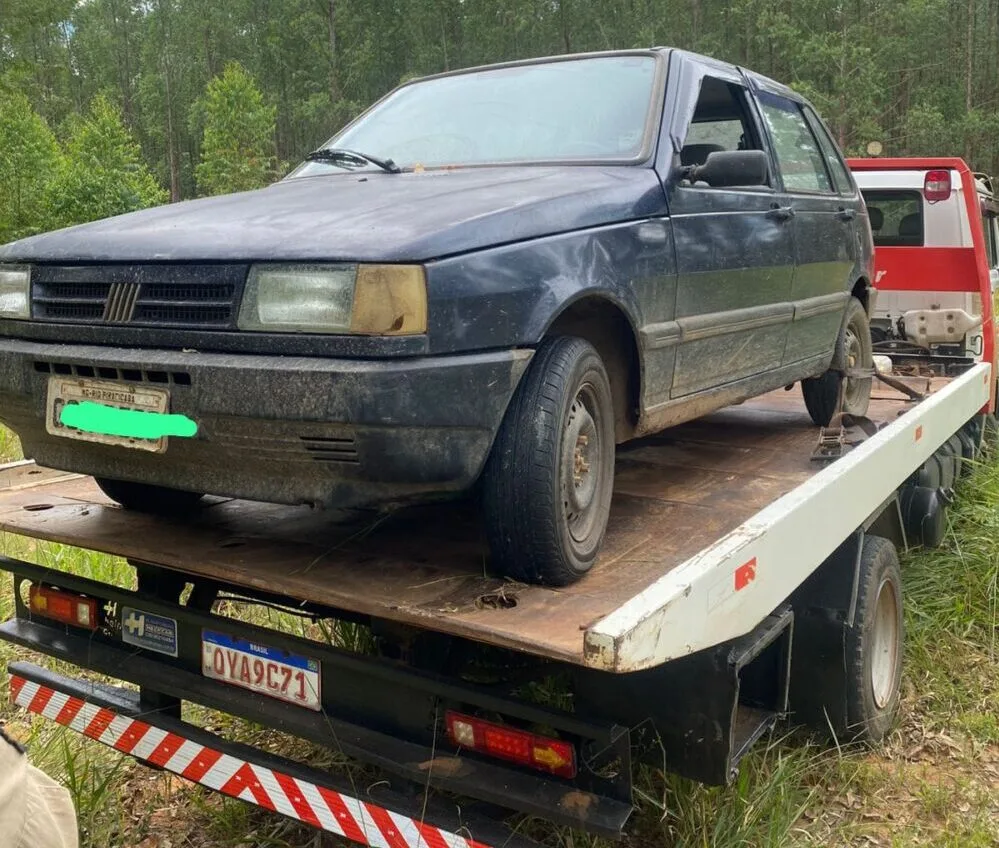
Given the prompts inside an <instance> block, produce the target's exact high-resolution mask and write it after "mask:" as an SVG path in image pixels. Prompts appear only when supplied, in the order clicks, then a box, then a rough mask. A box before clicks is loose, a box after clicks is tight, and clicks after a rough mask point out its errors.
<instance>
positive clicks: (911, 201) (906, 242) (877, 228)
mask: <svg viewBox="0 0 999 848" xmlns="http://www.w3.org/2000/svg"><path fill="white" fill-rule="evenodd" d="M864 203H866V204H867V214H868V215H869V217H870V219H871V233H872V234H873V235H874V244H875V246H876V247H922V245H923V196H922V194H920V192H918V191H915V190H911V191H906V190H902V189H899V190H892V191H865V192H864Z"/></svg>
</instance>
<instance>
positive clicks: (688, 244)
mask: <svg viewBox="0 0 999 848" xmlns="http://www.w3.org/2000/svg"><path fill="white" fill-rule="evenodd" d="M691 64H693V63H691ZM696 70H697V76H699V78H700V79H699V81H698V80H696V78H695V80H694V83H695V84H689V83H688V84H687V85H685V86H684V90H685V92H688V94H687V96H688V97H690V98H691V101H690V102H689V103H688V104H687V114H688V115H689V117H688V118H686V119H684V118H683V117H682V116H683V114H684V109H683V107H682V106H681V107H680V108H678V109H677V112H676V114H678V115H680V116H681V117H680V118H675V119H674V121H675V122H677V123H681V124H682V125H681V126H674V129H673V132H674V145H675V146H678V147H679V160H680V162H679V165H680V169H679V171H678V169H676V168H674V171H673V175H671V177H670V178H669V179H668V181H667V192H668V196H669V205H670V215H671V218H672V221H673V232H674V237H675V240H676V255H677V271H678V277H677V300H676V317H677V325H678V331H679V333H678V343H679V344H678V349H677V355H676V363H675V368H674V374H673V387H672V391H671V397H672V398H679V397H683V396H686V395H691V394H693V393H695V392H699V391H703V390H708V389H712V388H715V387H718V386H721V385H723V384H726V383H732V382H736V381H740V380H745V379H747V378H748V379H751V378H752V377H754V376H755V375H762V374H765V373H766V372H768V371H771V370H773V369H775V368H778V367H779V366H780V365H781V362H782V359H783V355H784V348H785V343H786V340H787V332H788V328H789V326H790V323H791V319H792V317H793V308H792V306H791V304H790V290H791V280H792V275H793V264H794V250H793V242H792V234H791V224H792V221H791V213H790V211H789V209H788V203H787V200H786V198H785V197H784V196H783V195H782V194H781V193H780V192H779V191H778V190H777V189H776V187H775V186H774V185H773V184H772V182H773V180H772V177H771V178H770V180H769V184H767V185H761V186H746V187H718V188H716V187H711V186H709V185H707V184H706V183H704V182H700V181H697V180H694V181H693V182H691V181H690V180H685V179H677V178H676V176H675V175H676V174H677V173H681V174H682V173H683V171H682V168H683V167H684V166H691V165H701V164H704V162H705V160H706V159H707V157H708V156H709V155H710V154H711V153H713V152H715V151H735V150H764V151H765V150H766V149H767V148H766V146H765V144H764V139H765V136H764V135H763V133H762V130H761V127H760V126H759V124H758V122H757V120H756V118H755V115H754V112H753V109H752V107H751V105H750V98H749V93H748V91H747V89H746V86H745V81H744V79H743V78H742V76H741V75H740V74H739V72H738V70H737V69H735V68H731V67H729V66H724V65H721V64H720V63H719V64H718V65H714V64H710V65H709V64H706V63H705V64H703V65H701V64H697V65H696ZM688 73H689V69H688ZM677 139H679V144H678V142H677ZM772 171H773V168H772V165H771V174H772Z"/></svg>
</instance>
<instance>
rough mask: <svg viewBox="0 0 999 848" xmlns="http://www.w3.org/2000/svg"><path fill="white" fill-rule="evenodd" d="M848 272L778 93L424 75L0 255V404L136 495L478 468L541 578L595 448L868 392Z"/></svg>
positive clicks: (69, 462) (834, 194) (428, 486)
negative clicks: (697, 422)
mask: <svg viewBox="0 0 999 848" xmlns="http://www.w3.org/2000/svg"><path fill="white" fill-rule="evenodd" d="M871 265H872V246H871V234H870V227H869V224H868V221H867V218H866V212H865V209H864V204H863V202H862V200H861V197H860V194H859V192H858V191H857V187H856V185H855V184H854V181H853V179H852V178H851V176H850V173H849V171H848V170H847V168H846V167H845V165H844V163H843V159H842V157H841V155H840V153H839V151H838V150H837V148H836V146H835V144H834V142H833V140H832V138H831V136H830V134H829V132H828V131H827V130H826V128H825V127H824V126H823V124H822V123H821V121H820V120H819V118H818V117H817V115H816V114H815V112H814V111H813V110H812V108H811V107H810V106H809V105H808V103H806V102H805V101H803V100H802V99H801V98H800V97H799V96H797V95H796V94H794V93H793V92H791V91H790V90H789V89H787V88H785V87H784V86H781V85H779V84H777V83H775V82H772V81H770V80H767V79H765V78H763V77H760V76H758V75H756V74H753V73H750V72H748V71H745V70H743V69H740V68H737V67H735V66H732V65H728V64H725V63H721V62H717V61H714V60H712V59H708V58H705V57H701V56H696V55H693V54H689V53H684V52H681V51H677V50H669V49H655V50H637V51H622V52H613V53H603V54H588V55H576V56H562V57H557V58H548V59H540V60H536V61H529V62H517V63H512V64H506V65H497V66H491V67H487V68H479V69H474V70H470V71H462V72H458V73H451V74H445V75H440V76H435V77H430V78H426V79H421V80H416V81H414V82H410V83H407V84H406V85H403V86H401V87H400V88H398V89H396V90H395V91H393V92H391V93H390V94H389V95H387V96H386V97H385V98H383V99H382V100H381V101H379V102H378V103H376V104H375V105H374V106H373V107H371V108H370V109H369V110H368V111H367V112H365V113H364V114H363V115H362V116H361V117H359V118H358V119H357V120H356V121H354V122H353V123H352V124H350V125H349V126H348V127H347V128H346V129H344V130H343V131H342V132H340V133H339V134H338V135H336V136H335V137H334V138H333V139H331V140H330V141H329V142H327V143H326V144H325V145H324V146H323V147H322V148H320V149H319V150H317V151H315V153H313V154H311V155H310V157H309V158H308V161H306V162H304V163H303V164H302V165H301V166H299V167H298V168H297V169H296V170H294V171H293V172H292V173H291V174H290V175H289V176H288V177H286V178H285V179H283V180H281V181H280V182H278V183H277V184H275V185H273V186H271V187H269V188H266V189H262V190H260V191H254V192H246V193H241V194H234V195H228V196H223V197H214V198H206V199H202V200H194V201H189V202H185V203H178V204H174V205H169V206H163V207H160V208H156V209H149V210H145V211H142V212H136V213H133V214H130V215H125V216H121V217H118V218H112V219H108V220H104V221H98V222H95V223H92V224H87V225H84V226H80V227H74V228H71V229H67V230H62V231H59V232H54V233H48V234H44V235H39V236H35V237H32V238H28V239H24V240H22V241H19V242H14V243H12V244H9V245H6V246H5V247H2V248H0V420H2V421H3V422H4V423H6V424H8V425H9V426H10V427H12V428H13V429H15V430H16V431H17V433H18V434H19V436H20V437H21V440H22V444H23V446H24V450H25V452H26V454H27V455H29V456H33V457H34V458H35V459H37V460H38V461H39V462H40V463H42V464H45V465H49V466H52V467H56V468H60V469H67V470H71V471H77V472H83V473H87V474H93V475H94V476H95V477H96V478H97V480H98V482H99V483H100V485H101V486H102V487H103V488H104V490H105V492H107V493H108V495H110V497H112V498H113V499H115V500H117V501H119V502H120V503H122V504H124V505H125V506H128V507H132V508H136V509H144V510H152V511H157V510H158V511H167V510H169V511H177V510H181V509H186V508H190V507H191V506H192V505H193V504H194V503H195V502H196V501H197V500H198V499H199V498H200V497H201V496H202V494H204V493H210V494H215V495H224V496H234V497H242V498H251V499H257V500H264V501H273V502H279V503H312V504H318V505H332V506H354V505H360V504H371V503H381V502H386V501H392V502H398V501H400V500H408V499H412V498H421V497H428V496H440V495H447V494H449V493H450V494H453V493H461V492H465V491H468V490H470V489H472V487H473V486H475V484H476V483H479V484H481V485H480V488H481V499H482V504H483V514H484V517H485V525H486V529H487V533H488V538H489V542H490V546H491V553H492V565H493V568H494V570H496V571H499V572H501V573H505V574H508V575H510V576H512V577H515V578H518V579H522V580H527V581H541V582H547V583H551V584H565V583H568V582H571V581H573V580H575V579H577V578H579V577H580V576H582V575H583V574H584V573H585V572H586V571H587V570H588V569H589V568H590V566H591V565H592V563H593V562H594V561H595V559H596V557H597V555H598V552H599V549H600V546H601V542H602V539H603V536H604V530H605V527H606V524H607V517H608V512H609V508H610V502H611V497H612V492H613V476H614V453H615V444H617V443H620V442H624V441H626V440H629V439H633V438H636V437H638V436H641V435H643V434H647V433H652V432H655V431H658V430H661V429H663V428H665V427H669V426H671V425H674V424H677V423H680V422H682V421H686V420H689V419H691V418H695V417H697V416H700V415H703V414H705V413H708V412H710V411H712V410H714V409H717V408H719V407H721V406H724V405H727V404H731V403H734V402H738V401H740V400H743V399H745V398H749V397H751V396H754V395H757V394H761V393H763V392H767V391H769V390H772V389H774V388H776V387H780V386H785V385H789V384H791V383H794V382H797V381H801V384H802V388H803V391H804V396H805V401H806V404H807V406H808V410H809V412H810V413H811V415H812V417H813V419H814V420H815V421H816V422H817V423H819V424H825V423H828V422H829V420H830V419H831V418H832V416H833V415H834V414H835V413H836V412H837V411H845V412H849V413H853V414H863V413H864V412H865V411H866V407H867V400H868V396H869V391H870V384H871V374H872V373H873V371H872V365H871V360H872V357H871V344H870V333H869V328H868V313H869V310H870V308H871V302H870V301H871V294H872V292H871V288H870V283H871ZM73 407H80V408H77V409H73ZM84 411H86V413H87V414H86V415H84V414H83V413H84ZM95 411H97V412H100V413H102V414H101V415H99V416H96V417H95V416H94V415H93V413H94V412H95ZM136 413H140V415H139V417H138V418H137V417H136ZM140 419H141V421H143V422H145V424H143V426H142V427H141V428H140V429H136V428H135V426H136V425H135V421H137V420H140ZM177 421H182V422H184V427H183V428H180V429H177V428H176V427H175V426H174V424H175V423H176V422H177ZM88 422H91V423H88ZM93 422H102V423H93ZM147 424H148V426H146V425H147ZM130 428H132V429H130Z"/></svg>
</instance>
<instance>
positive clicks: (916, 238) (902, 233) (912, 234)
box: [898, 212, 923, 246]
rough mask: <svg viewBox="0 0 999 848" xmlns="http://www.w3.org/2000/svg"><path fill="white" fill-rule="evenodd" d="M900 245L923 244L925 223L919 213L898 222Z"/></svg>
mask: <svg viewBox="0 0 999 848" xmlns="http://www.w3.org/2000/svg"><path fill="white" fill-rule="evenodd" d="M898 243H899V244H900V245H914V246H919V245H920V244H922V243H923V222H922V218H921V216H920V215H919V213H918V212H913V213H912V214H911V215H906V216H905V217H904V218H903V219H902V220H901V221H899V222H898Z"/></svg>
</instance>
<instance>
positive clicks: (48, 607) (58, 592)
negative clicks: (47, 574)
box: [28, 586, 97, 630]
mask: <svg viewBox="0 0 999 848" xmlns="http://www.w3.org/2000/svg"><path fill="white" fill-rule="evenodd" d="M28 608H29V609H30V610H31V611H32V612H33V613H35V614H36V615H40V616H42V617H43V618H51V619H53V620H55V621H61V622H62V623H63V624H69V625H72V626H73V627H83V628H85V629H87V630H96V629H97V601H95V600H94V599H93V598H84V597H82V596H80V595H76V594H73V593H72V592H64V591H63V590H62V589H52V588H50V587H48V586H29V587H28Z"/></svg>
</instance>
